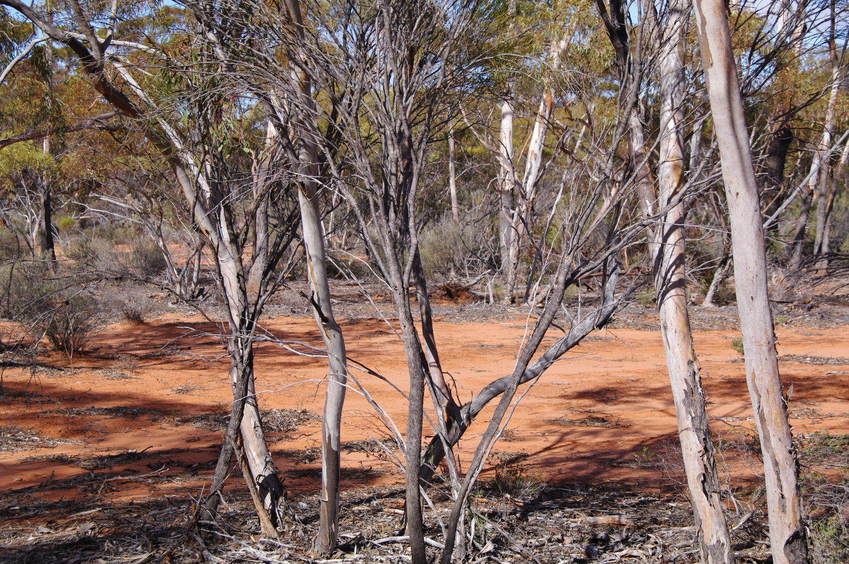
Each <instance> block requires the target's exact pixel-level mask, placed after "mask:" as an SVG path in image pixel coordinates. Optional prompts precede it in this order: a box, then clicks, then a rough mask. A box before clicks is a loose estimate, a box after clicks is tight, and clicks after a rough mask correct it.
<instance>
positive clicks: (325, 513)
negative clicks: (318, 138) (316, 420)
mask: <svg viewBox="0 0 849 564" xmlns="http://www.w3.org/2000/svg"><path fill="white" fill-rule="evenodd" d="M306 153H307V154H308V155H309V156H310V157H311V158H314V157H316V154H315V153H314V152H306ZM315 162H316V161H313V163H312V164H314V163H315ZM298 202H299V204H300V209H301V226H302V229H303V234H304V249H305V254H306V258H307V275H308V276H309V282H310V291H311V293H312V295H311V301H312V305H313V311H314V314H315V320H316V323H317V324H318V327H319V330H320V331H321V337H322V339H323V340H324V345H325V347H327V361H328V372H327V392H326V395H325V400H324V417H323V418H322V432H321V493H320V494H319V530H318V537H316V540H315V550H316V552H318V553H319V554H322V555H328V554H330V553H331V552H333V549H334V548H335V547H336V538H337V528H338V523H339V519H338V515H337V510H338V507H339V475H340V468H339V467H340V458H339V454H340V452H341V450H340V449H341V427H342V407H343V405H344V403H345V390H346V388H345V385H346V382H347V372H348V368H347V355H346V352H345V339H344V337H343V335H342V329H341V328H340V327H339V324H338V323H336V319H335V317H334V316H333V306H332V304H331V301H330V283H329V281H328V278H327V258H326V254H325V248H324V230H323V227H322V224H321V216H320V214H319V208H318V198H317V194H316V192H315V187H314V186H312V185H311V182H310V181H309V180H307V181H305V182H304V183H303V185H302V187H301V189H299V190H298Z"/></svg>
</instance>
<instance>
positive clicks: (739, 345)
mask: <svg viewBox="0 0 849 564" xmlns="http://www.w3.org/2000/svg"><path fill="white" fill-rule="evenodd" d="M731 348H732V349H734V350H735V351H737V354H739V355H742V354H743V337H734V338H733V339H731Z"/></svg>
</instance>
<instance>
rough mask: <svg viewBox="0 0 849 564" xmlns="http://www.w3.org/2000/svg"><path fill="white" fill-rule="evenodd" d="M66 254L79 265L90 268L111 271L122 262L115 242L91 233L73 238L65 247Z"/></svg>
mask: <svg viewBox="0 0 849 564" xmlns="http://www.w3.org/2000/svg"><path fill="white" fill-rule="evenodd" d="M65 256H66V257H68V258H69V259H71V260H72V261H75V262H76V263H77V266H78V267H80V268H84V269H88V270H96V271H105V272H111V271H114V270H115V268H116V266H117V265H120V264H121V261H120V258H121V257H120V254H119V253H118V252H117V251H116V250H115V244H114V243H112V242H110V241H108V240H107V239H104V238H101V237H96V236H94V235H92V234H91V233H85V234H83V235H80V236H79V237H76V238H74V239H72V240H71V241H70V242H69V243H68V246H67V248H66V249H65Z"/></svg>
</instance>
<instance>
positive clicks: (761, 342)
mask: <svg viewBox="0 0 849 564" xmlns="http://www.w3.org/2000/svg"><path fill="white" fill-rule="evenodd" d="M695 6H696V22H697V24H698V32H699V40H700V44H701V54H702V62H703V65H704V70H705V75H706V79H707V84H708V93H709V95H710V106H711V112H712V114H713V121H714V129H715V131H716V137H717V142H718V145H719V151H720V158H721V160H722V177H723V180H724V183H725V193H726V198H727V200H728V210H729V216H730V222H731V244H732V252H733V256H734V279H735V282H736V292H737V308H738V310H739V313H740V326H741V329H742V333H743V350H744V353H745V357H746V379H747V383H748V387H749V394H750V396H751V399H752V409H753V411H754V416H755V423H756V426H757V430H758V434H759V436H760V442H761V451H762V453H763V461H764V475H765V480H766V493H767V505H768V508H769V537H770V546H771V549H772V557H773V561H774V562H776V563H777V564H785V563H789V562H793V563H796V562H799V563H801V562H806V561H807V547H806V544H805V529H804V526H803V524H802V515H801V503H800V500H799V484H798V475H797V464H796V458H795V453H794V450H793V441H792V436H791V434H790V425H789V423H788V420H787V411H786V405H785V402H784V398H783V397H782V392H781V379H780V377H779V372H778V359H777V356H776V349H775V333H774V328H773V321H772V313H771V312H770V309H769V296H768V289H767V270H766V268H767V266H766V246H765V243H764V232H763V218H762V217H761V213H760V209H759V204H758V190H757V185H756V183H755V174H754V169H753V167H752V153H751V148H750V146H749V137H748V134H747V131H746V122H745V116H744V113H743V101H742V97H741V95H740V87H739V84H738V82H737V69H736V65H735V62H734V55H733V51H732V47H731V35H730V32H729V29H728V20H727V16H726V6H725V3H724V2H723V1H722V0H696V2H695Z"/></svg>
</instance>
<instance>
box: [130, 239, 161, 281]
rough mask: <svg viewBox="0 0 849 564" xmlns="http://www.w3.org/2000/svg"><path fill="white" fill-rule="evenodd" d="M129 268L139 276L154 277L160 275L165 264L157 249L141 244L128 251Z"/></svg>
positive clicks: (148, 244) (149, 244) (154, 246)
mask: <svg viewBox="0 0 849 564" xmlns="http://www.w3.org/2000/svg"><path fill="white" fill-rule="evenodd" d="M129 266H130V268H131V269H132V270H134V271H135V272H137V273H138V274H140V275H141V276H156V275H158V274H162V272H163V271H164V270H165V267H166V266H167V264H166V262H165V256H164V255H163V254H162V251H161V250H160V249H159V247H157V246H156V245H154V244H151V243H144V242H141V243H136V244H134V245H133V247H132V249H131V250H130V260H129Z"/></svg>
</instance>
